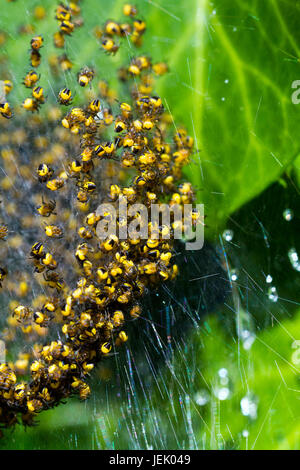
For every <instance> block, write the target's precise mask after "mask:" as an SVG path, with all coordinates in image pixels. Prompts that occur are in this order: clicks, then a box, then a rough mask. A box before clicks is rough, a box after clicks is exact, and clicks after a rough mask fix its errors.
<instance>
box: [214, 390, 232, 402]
mask: <svg viewBox="0 0 300 470" xmlns="http://www.w3.org/2000/svg"><path fill="white" fill-rule="evenodd" d="M216 392H217V393H216V397H217V398H219V400H221V401H223V400H227V399H228V398H229V396H230V390H229V388H227V387H222V388H218V389H217V391H216Z"/></svg>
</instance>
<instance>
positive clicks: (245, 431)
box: [242, 429, 249, 437]
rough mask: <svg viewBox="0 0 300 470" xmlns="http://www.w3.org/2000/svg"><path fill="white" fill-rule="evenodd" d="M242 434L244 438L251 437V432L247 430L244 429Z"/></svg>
mask: <svg viewBox="0 0 300 470" xmlns="http://www.w3.org/2000/svg"><path fill="white" fill-rule="evenodd" d="M242 434H243V437H248V436H249V431H248V430H247V429H244V430H243V432H242Z"/></svg>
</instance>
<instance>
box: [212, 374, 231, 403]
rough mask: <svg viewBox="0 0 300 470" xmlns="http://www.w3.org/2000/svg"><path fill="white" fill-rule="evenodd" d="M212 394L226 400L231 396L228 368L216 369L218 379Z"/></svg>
mask: <svg viewBox="0 0 300 470" xmlns="http://www.w3.org/2000/svg"><path fill="white" fill-rule="evenodd" d="M214 395H215V397H217V398H218V399H219V400H221V401H224V400H227V399H228V398H230V396H231V390H230V381H229V376H228V370H227V369H225V368H224V367H223V368H221V369H219V371H218V379H217V385H216V387H215V388H214Z"/></svg>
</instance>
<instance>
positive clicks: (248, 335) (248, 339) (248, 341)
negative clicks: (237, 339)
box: [241, 330, 256, 351]
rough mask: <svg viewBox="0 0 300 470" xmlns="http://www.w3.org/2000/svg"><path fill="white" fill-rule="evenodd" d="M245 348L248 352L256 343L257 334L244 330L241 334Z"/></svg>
mask: <svg viewBox="0 0 300 470" xmlns="http://www.w3.org/2000/svg"><path fill="white" fill-rule="evenodd" d="M241 337H242V343H243V348H244V349H245V350H246V351H248V350H249V349H250V348H251V346H252V344H253V343H254V341H255V338H256V336H255V334H254V333H252V332H251V331H249V330H243V331H242V333H241Z"/></svg>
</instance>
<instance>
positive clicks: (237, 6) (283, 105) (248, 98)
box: [150, 0, 300, 226]
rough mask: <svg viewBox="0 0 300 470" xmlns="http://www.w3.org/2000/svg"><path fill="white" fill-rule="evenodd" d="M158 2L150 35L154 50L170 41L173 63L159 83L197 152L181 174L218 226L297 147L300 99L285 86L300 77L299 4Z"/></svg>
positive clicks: (287, 161) (270, 0)
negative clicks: (299, 101)
mask: <svg viewBox="0 0 300 470" xmlns="http://www.w3.org/2000/svg"><path fill="white" fill-rule="evenodd" d="M164 8H165V10H167V11H168V12H169V16H168V15H167V14H164V13H162V12H160V11H159V10H157V12H156V16H155V21H154V22H155V23H156V28H155V38H152V44H153V51H155V50H156V48H157V45H158V44H159V43H160V42H162V43H163V42H164V41H165V43H167V47H165V48H164V49H165V51H166V55H167V59H168V62H169V63H170V74H169V75H167V76H166V77H165V78H164V79H163V81H162V82H161V83H160V86H159V92H160V94H161V95H162V96H164V97H165V99H166V103H167V105H168V106H169V108H170V109H171V111H172V113H173V114H174V120H175V121H176V122H178V121H179V122H180V121H182V122H184V123H185V124H186V125H187V126H188V127H189V130H190V131H191V132H192V133H193V134H194V136H195V139H196V146H197V148H198V149H199V153H197V154H195V155H194V158H193V164H192V165H191V166H190V167H189V168H188V169H187V171H186V173H187V175H188V177H190V178H191V179H192V181H193V183H194V185H195V186H197V187H198V188H199V193H198V194H199V199H200V200H201V201H204V202H205V203H206V211H207V213H208V215H209V218H208V219H207V223H208V225H210V226H214V225H215V223H216V222H218V221H221V220H224V218H225V217H226V216H228V215H229V214H230V213H232V212H233V211H235V210H236V209H237V208H238V207H240V206H241V205H243V204H244V203H245V202H246V201H247V200H250V199H251V198H253V197H254V196H256V195H257V194H259V193H260V192H261V191H262V190H263V189H265V188H266V187H267V186H268V185H269V184H270V183H272V182H273V181H275V180H276V179H277V178H278V177H279V175H280V174H281V173H282V172H283V171H284V170H285V168H286V167H287V166H288V165H289V164H290V163H291V162H292V161H293V160H294V159H295V157H296V156H297V155H298V154H299V148H300V141H299V131H298V126H299V120H300V107H299V105H298V106H297V105H295V104H293V103H292V98H291V96H292V93H293V92H294V91H295V90H294V89H292V88H291V85H292V83H293V82H294V81H295V80H297V79H299V78H300V65H299V62H297V58H298V57H300V38H299V12H300V6H299V4H298V3H297V2H293V1H282V0H267V1H264V2H261V1H256V0H249V1H247V2H243V1H242V0H233V1H230V2H228V1H226V0H217V1H215V2H213V3H212V2H209V1H208V0H198V1H194V0H190V1H185V2H176V4H175V6H174V2H170V1H168V2H164ZM170 13H172V16H170ZM153 15H154V13H153ZM174 16H176V18H177V19H175V18H174ZM152 21H153V20H152V16H151V17H150V24H151V23H152ZM157 28H160V30H159V32H157ZM291 56H294V57H295V58H293V57H291Z"/></svg>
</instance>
